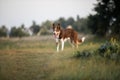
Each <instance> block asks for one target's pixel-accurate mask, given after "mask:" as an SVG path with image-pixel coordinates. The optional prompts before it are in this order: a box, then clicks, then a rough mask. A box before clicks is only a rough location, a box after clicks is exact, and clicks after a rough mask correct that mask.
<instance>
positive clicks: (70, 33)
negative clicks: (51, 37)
mask: <svg viewBox="0 0 120 80" xmlns="http://www.w3.org/2000/svg"><path fill="white" fill-rule="evenodd" d="M53 31H56V32H59V34H58V35H59V37H58V39H63V40H64V39H66V38H70V41H71V43H74V45H75V46H76V47H78V44H79V43H81V42H82V40H81V39H78V33H77V32H76V31H75V30H74V29H72V28H66V29H61V26H60V24H58V25H55V24H53ZM54 34H55V33H54ZM56 35H57V34H56Z"/></svg>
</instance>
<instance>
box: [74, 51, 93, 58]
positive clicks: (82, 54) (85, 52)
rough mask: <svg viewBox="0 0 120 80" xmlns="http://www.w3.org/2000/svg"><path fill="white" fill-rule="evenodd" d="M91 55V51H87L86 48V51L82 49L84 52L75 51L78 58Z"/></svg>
mask: <svg viewBox="0 0 120 80" xmlns="http://www.w3.org/2000/svg"><path fill="white" fill-rule="evenodd" d="M89 56H91V52H89V51H86V50H84V51H82V52H80V51H76V52H75V55H74V57H76V58H80V57H81V58H87V57H89Z"/></svg>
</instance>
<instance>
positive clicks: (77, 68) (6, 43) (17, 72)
mask: <svg viewBox="0 0 120 80" xmlns="http://www.w3.org/2000/svg"><path fill="white" fill-rule="evenodd" d="M102 42H104V40H103V41H100V42H99V41H97V42H96V41H95V42H94V41H92V40H89V41H86V42H85V43H83V44H81V45H80V46H79V48H78V49H74V48H72V47H71V46H70V45H69V44H68V43H65V44H67V45H65V50H64V51H63V52H59V53H57V52H56V49H55V48H56V47H55V42H54V40H52V39H45V40H23V39H18V40H14V39H7V40H0V80H119V79H120V76H119V75H120V64H119V63H117V64H116V62H115V61H114V60H106V59H104V58H101V57H100V56H92V57H87V58H75V57H73V56H74V55H75V52H76V51H84V50H87V51H94V50H96V49H97V48H98V47H100V45H101V44H102Z"/></svg>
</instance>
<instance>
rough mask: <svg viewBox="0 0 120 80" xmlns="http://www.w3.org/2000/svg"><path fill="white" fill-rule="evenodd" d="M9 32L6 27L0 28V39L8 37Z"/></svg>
mask: <svg viewBox="0 0 120 80" xmlns="http://www.w3.org/2000/svg"><path fill="white" fill-rule="evenodd" d="M7 32H8V30H7V28H6V27H5V26H2V27H0V37H6V36H7Z"/></svg>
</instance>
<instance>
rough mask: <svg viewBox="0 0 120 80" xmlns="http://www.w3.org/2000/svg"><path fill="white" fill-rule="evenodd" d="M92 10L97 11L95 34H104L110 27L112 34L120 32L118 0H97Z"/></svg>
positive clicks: (119, 5)
mask: <svg viewBox="0 0 120 80" xmlns="http://www.w3.org/2000/svg"><path fill="white" fill-rule="evenodd" d="M97 1H98V3H97V5H96V7H95V8H94V10H95V11H96V12H97V14H96V15H94V17H96V19H97V20H96V21H97V24H96V25H95V26H96V34H98V35H101V36H105V35H106V32H107V31H108V30H109V29H110V30H111V31H112V34H113V35H119V34H120V29H119V28H118V27H120V23H119V22H120V17H119V14H120V11H119V10H120V2H119V1H117V0H97Z"/></svg>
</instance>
